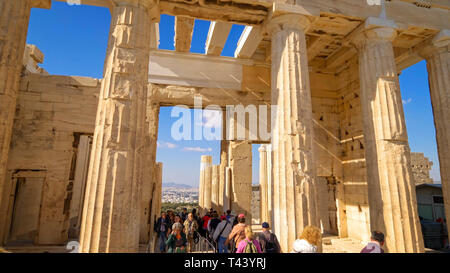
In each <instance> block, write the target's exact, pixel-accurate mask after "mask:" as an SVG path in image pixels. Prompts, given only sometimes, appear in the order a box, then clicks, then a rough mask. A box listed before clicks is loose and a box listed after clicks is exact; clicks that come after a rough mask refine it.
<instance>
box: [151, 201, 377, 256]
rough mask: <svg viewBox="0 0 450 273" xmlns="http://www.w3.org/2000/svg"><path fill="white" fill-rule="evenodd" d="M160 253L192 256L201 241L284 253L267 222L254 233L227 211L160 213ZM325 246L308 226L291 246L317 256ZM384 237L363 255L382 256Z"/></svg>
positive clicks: (226, 249)
mask: <svg viewBox="0 0 450 273" xmlns="http://www.w3.org/2000/svg"><path fill="white" fill-rule="evenodd" d="M154 231H155V232H156V234H157V236H158V245H159V250H160V252H168V253H190V252H193V251H194V247H195V245H196V244H197V243H198V242H199V240H200V238H204V239H206V240H207V241H208V243H209V244H210V245H211V246H213V249H214V250H215V251H216V252H217V253H281V247H280V243H279V242H278V238H277V236H276V235H275V234H274V233H273V232H271V229H270V226H269V224H268V223H267V222H264V223H262V232H260V233H258V234H255V233H254V232H253V231H252V228H251V225H250V224H248V223H247V222H246V218H245V215H244V214H239V215H237V216H235V215H233V214H232V212H231V210H227V211H226V212H225V213H224V214H223V215H220V216H219V214H218V213H217V211H214V210H213V209H211V210H210V211H209V212H206V213H205V214H204V215H203V216H202V215H200V213H198V212H197V210H196V209H193V210H192V211H191V212H190V213H188V212H187V209H186V208H184V209H183V211H182V212H181V213H179V214H175V213H174V212H173V211H172V210H168V211H166V212H162V213H161V217H159V218H158V219H157V221H156V223H155V227H154ZM321 243H322V233H321V230H320V229H319V228H318V227H315V226H307V227H305V228H304V229H303V231H302V234H301V236H300V238H299V239H297V240H295V241H294V243H293V246H292V249H293V253H316V252H318V250H319V248H318V247H319V246H320V245H321ZM383 244H384V234H383V233H381V232H378V231H374V232H372V236H371V242H369V244H367V246H366V247H364V248H363V249H362V250H361V253H383V249H382V247H383Z"/></svg>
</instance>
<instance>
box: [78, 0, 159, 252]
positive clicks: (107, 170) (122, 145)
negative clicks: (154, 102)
mask: <svg viewBox="0 0 450 273" xmlns="http://www.w3.org/2000/svg"><path fill="white" fill-rule="evenodd" d="M153 5H154V4H153V2H152V1H144V0H142V1H141V0H136V1H115V2H114V7H113V9H112V21H111V29H110V39H109V43H108V50H107V56H106V61H105V71H104V79H103V80H102V87H101V90H100V95H99V106H98V110H97V119H96V127H95V132H94V144H93V151H92V157H91V162H90V168H89V175H88V180H87V185H86V193H85V196H86V197H85V204H84V213H83V219H82V226H81V235H80V250H81V252H138V250H139V227H140V223H139V219H140V213H139V208H140V204H139V202H140V188H141V186H142V185H141V183H142V181H141V178H142V175H141V174H140V166H141V164H140V161H141V158H142V157H141V154H142V151H143V150H144V148H143V147H144V145H145V141H144V140H143V139H144V136H145V132H144V128H145V118H146V103H147V101H146V99H147V84H148V71H149V69H148V65H149V61H148V60H149V57H150V44H151V35H150V34H151V30H150V28H151V22H152V19H155V18H152V14H153V7H154V6H153ZM156 16H157V17H159V14H158V15H156Z"/></svg>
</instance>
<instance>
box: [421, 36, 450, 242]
mask: <svg viewBox="0 0 450 273" xmlns="http://www.w3.org/2000/svg"><path fill="white" fill-rule="evenodd" d="M422 55H423V56H424V57H425V58H426V60H427V68H428V77H429V84H430V94H431V103H432V105H433V114H434V124H435V127H436V141H437V146H438V154H439V165H440V171H441V183H442V194H443V197H444V205H445V214H446V218H447V228H448V231H449V234H450V225H449V224H448V223H449V219H450V30H449V29H446V30H442V31H441V32H440V33H439V34H438V35H436V37H434V39H433V40H432V41H431V44H429V45H428V46H426V47H425V49H424V50H423V52H422Z"/></svg>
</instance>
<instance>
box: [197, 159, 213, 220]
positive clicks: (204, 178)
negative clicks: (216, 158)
mask: <svg viewBox="0 0 450 273" xmlns="http://www.w3.org/2000/svg"><path fill="white" fill-rule="evenodd" d="M211 179H212V157H211V156H210V155H203V156H202V158H201V164H200V185H201V192H200V193H199V194H200V196H202V206H201V209H202V212H201V213H205V212H206V211H209V209H210V208H211V183H212V180H211Z"/></svg>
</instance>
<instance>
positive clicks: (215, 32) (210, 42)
mask: <svg viewBox="0 0 450 273" xmlns="http://www.w3.org/2000/svg"><path fill="white" fill-rule="evenodd" d="M232 26H233V24H231V23H224V22H217V21H216V22H211V26H210V27H209V32H208V38H207V39H206V45H205V47H206V48H205V51H206V54H207V55H213V56H220V54H221V53H222V50H223V47H224V46H225V43H226V42H227V39H228V35H229V34H230V30H231V27H232Z"/></svg>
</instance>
